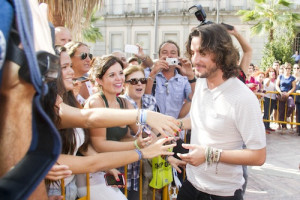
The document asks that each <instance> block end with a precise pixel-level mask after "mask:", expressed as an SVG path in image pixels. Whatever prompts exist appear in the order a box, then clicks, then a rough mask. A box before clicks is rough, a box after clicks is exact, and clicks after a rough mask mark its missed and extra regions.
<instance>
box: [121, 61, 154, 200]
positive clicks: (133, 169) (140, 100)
mask: <svg viewBox="0 0 300 200" xmlns="http://www.w3.org/2000/svg"><path fill="white" fill-rule="evenodd" d="M124 75H125V84H124V95H122V97H124V98H126V99H127V100H128V101H129V102H130V104H131V105H132V106H133V107H134V108H135V109H147V110H152V111H156V100H155V97H153V96H152V95H150V94H145V89H146V84H147V78H145V72H144V69H143V68H141V67H139V66H137V65H130V66H129V67H127V68H126V69H124ZM147 130H149V129H147ZM147 130H146V131H147ZM144 132H145V131H144ZM147 132H148V131H147ZM148 133H150V132H148ZM132 134H135V133H132ZM143 161H144V160H143ZM145 165H147V167H145ZM143 166H144V167H143V169H150V171H147V172H145V171H143V175H144V176H145V175H146V174H152V171H151V168H152V167H151V166H150V165H149V162H148V160H146V161H145V162H143ZM127 172H128V175H130V176H127V183H129V184H128V187H127V189H128V199H129V200H139V187H138V186H139V174H140V163H139V162H134V163H132V164H129V165H128V170H127ZM147 178H151V177H147V176H145V178H143V185H145V184H144V183H145V181H146V179H147ZM148 184H149V183H148ZM148 184H146V185H148ZM147 189H148V187H147V188H145V189H144V191H143V198H145V199H146V198H147V196H144V194H147V193H148V190H147ZM146 190H147V191H146Z"/></svg>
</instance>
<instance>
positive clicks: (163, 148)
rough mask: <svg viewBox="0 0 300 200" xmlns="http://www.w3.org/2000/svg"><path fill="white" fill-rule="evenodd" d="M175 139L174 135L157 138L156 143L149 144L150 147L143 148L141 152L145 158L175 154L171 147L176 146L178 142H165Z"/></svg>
mask: <svg viewBox="0 0 300 200" xmlns="http://www.w3.org/2000/svg"><path fill="white" fill-rule="evenodd" d="M172 140H174V138H173V137H166V138H162V139H159V140H157V141H156V142H155V143H153V144H151V145H149V146H148V147H146V148H144V149H141V152H142V153H143V155H144V158H154V157H156V156H160V155H168V156H171V155H174V152H170V151H169V149H170V148H173V147H175V146H176V143H173V144H168V145H166V144H165V143H167V142H170V141H172Z"/></svg>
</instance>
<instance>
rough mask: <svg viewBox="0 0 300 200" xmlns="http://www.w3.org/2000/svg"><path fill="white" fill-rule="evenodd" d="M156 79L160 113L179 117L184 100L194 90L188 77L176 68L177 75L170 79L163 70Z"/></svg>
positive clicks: (156, 95)
mask: <svg viewBox="0 0 300 200" xmlns="http://www.w3.org/2000/svg"><path fill="white" fill-rule="evenodd" d="M155 79H156V87H155V98H156V103H157V105H158V108H159V111H160V113H163V114H165V115H170V116H173V117H175V118H177V117H178V115H179V112H180V110H181V107H182V105H183V102H184V100H185V99H187V98H188V96H189V94H190V92H191V91H192V89H191V85H190V83H189V81H188V78H187V77H186V76H182V75H180V74H179V73H178V72H177V71H176V70H175V76H174V77H172V78H171V79H170V80H169V81H168V80H167V79H166V78H165V76H164V75H163V73H162V72H159V73H158V74H157V75H156V78H155Z"/></svg>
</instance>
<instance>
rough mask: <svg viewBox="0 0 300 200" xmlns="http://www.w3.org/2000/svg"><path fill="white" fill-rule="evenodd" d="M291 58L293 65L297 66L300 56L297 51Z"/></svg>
mask: <svg viewBox="0 0 300 200" xmlns="http://www.w3.org/2000/svg"><path fill="white" fill-rule="evenodd" d="M292 58H293V59H294V61H295V64H298V63H299V61H300V55H299V52H298V51H295V54H294V55H292Z"/></svg>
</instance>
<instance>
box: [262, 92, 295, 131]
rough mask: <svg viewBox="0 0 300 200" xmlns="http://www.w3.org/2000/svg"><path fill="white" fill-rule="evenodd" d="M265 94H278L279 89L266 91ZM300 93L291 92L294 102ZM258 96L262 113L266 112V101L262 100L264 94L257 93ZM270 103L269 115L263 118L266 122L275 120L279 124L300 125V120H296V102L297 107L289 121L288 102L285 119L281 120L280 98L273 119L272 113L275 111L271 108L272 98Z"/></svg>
mask: <svg viewBox="0 0 300 200" xmlns="http://www.w3.org/2000/svg"><path fill="white" fill-rule="evenodd" d="M265 94H275V95H277V94H279V92H277V91H266V93H265ZM299 95H300V93H291V95H290V96H292V97H293V99H294V102H295V100H296V96H299ZM256 96H257V97H258V99H259V100H260V103H261V110H262V114H264V101H263V100H262V99H264V94H262V93H256ZM269 105H270V106H269V116H268V119H263V121H264V122H274V123H278V124H290V125H291V126H292V125H300V123H299V122H297V121H295V122H294V117H295V114H296V112H295V111H296V103H295V109H294V110H293V112H292V114H291V120H290V121H287V102H286V103H285V112H284V121H279V100H278V99H276V105H277V109H276V116H275V112H274V114H273V119H271V115H272V112H273V111H271V110H270V108H271V98H270V102H269ZM299 120H300V119H299Z"/></svg>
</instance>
